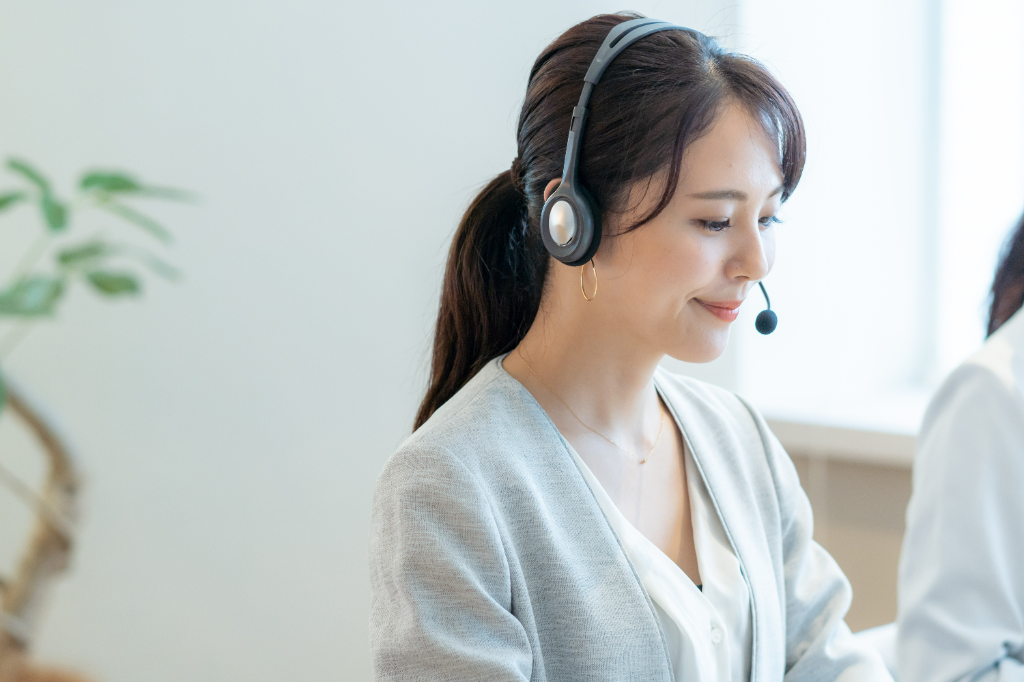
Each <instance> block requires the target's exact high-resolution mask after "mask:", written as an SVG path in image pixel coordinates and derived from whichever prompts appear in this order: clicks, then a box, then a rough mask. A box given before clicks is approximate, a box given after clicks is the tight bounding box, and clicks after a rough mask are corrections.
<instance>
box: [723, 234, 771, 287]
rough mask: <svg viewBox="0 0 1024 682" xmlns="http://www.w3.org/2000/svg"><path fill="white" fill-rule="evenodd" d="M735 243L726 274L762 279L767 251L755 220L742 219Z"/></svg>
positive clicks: (766, 265) (766, 268)
mask: <svg viewBox="0 0 1024 682" xmlns="http://www.w3.org/2000/svg"><path fill="white" fill-rule="evenodd" d="M734 234H735V235H736V237H737V243H736V244H735V247H734V249H735V250H734V252H733V256H732V258H731V259H730V262H729V265H728V269H727V272H726V274H727V275H728V276H729V278H730V279H734V278H741V279H748V280H759V279H764V277H765V276H766V275H767V274H768V269H769V263H768V253H767V251H766V249H765V243H764V234H763V232H762V230H761V225H760V224H759V223H758V222H757V220H756V219H755V220H752V221H749V222H747V221H744V224H743V227H742V229H740V230H736V231H735V232H734Z"/></svg>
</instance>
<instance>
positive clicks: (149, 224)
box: [97, 201, 173, 244]
mask: <svg viewBox="0 0 1024 682" xmlns="http://www.w3.org/2000/svg"><path fill="white" fill-rule="evenodd" d="M97 206H98V207H99V208H102V209H103V210H104V211H107V212H109V213H113V214H114V215H116V216H118V217H120V218H123V219H125V220H127V221H128V222H130V223H133V224H135V225H137V226H138V227H141V228H142V229H144V230H145V231H146V232H149V233H150V234H151V235H153V236H154V237H156V238H157V239H159V240H160V241H162V242H163V243H164V244H170V243H171V241H173V239H172V237H171V233H170V232H168V231H167V228H165V227H164V226H163V225H161V224H160V223H158V222H157V221H155V220H153V219H152V218H150V217H149V216H147V215H145V214H143V213H139V212H138V211H136V210H135V209H134V208H131V207H130V206H125V205H124V204H119V203H117V202H114V201H104V202H101V203H99V204H97Z"/></svg>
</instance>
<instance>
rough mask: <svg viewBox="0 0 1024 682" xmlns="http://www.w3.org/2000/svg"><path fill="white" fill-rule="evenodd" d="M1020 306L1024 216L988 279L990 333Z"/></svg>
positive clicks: (1022, 302)
mask: <svg viewBox="0 0 1024 682" xmlns="http://www.w3.org/2000/svg"><path fill="white" fill-rule="evenodd" d="M1021 306H1024V216H1021V219H1020V222H1019V223H1017V228H1016V229H1015V230H1014V231H1013V232H1012V233H1011V234H1010V238H1009V239H1007V240H1006V246H1004V247H1003V253H1002V255H1001V257H1000V258H999V267H997V268H996V277H995V280H994V281H993V282H992V305H991V307H990V308H989V311H988V335H989V336H991V335H992V334H994V333H995V331H996V330H997V329H999V327H1001V326H1002V325H1003V323H1004V322H1006V321H1007V320H1008V319H1010V318H1011V317H1013V314H1014V313H1015V312H1017V311H1018V310H1020V308H1021Z"/></svg>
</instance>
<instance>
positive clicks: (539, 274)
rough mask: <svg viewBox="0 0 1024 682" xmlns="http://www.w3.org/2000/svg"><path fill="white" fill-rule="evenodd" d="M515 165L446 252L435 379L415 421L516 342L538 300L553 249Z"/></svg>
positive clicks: (473, 210) (483, 197)
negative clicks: (537, 233)
mask: <svg viewBox="0 0 1024 682" xmlns="http://www.w3.org/2000/svg"><path fill="white" fill-rule="evenodd" d="M527 225H528V221H527V205H526V199H525V197H524V196H523V194H522V193H521V191H520V190H519V189H518V188H517V186H516V182H514V179H513V174H512V172H511V171H505V172H504V173H502V174H501V175H499V176H498V177H496V178H494V180H491V182H490V184H488V185H487V187H485V188H484V189H483V191H481V192H480V194H479V195H477V197H476V199H474V200H473V203H472V205H470V207H469V210H467V211H466V214H465V215H464V216H463V217H462V222H461V223H460V224H459V229H458V230H456V232H455V238H454V239H453V240H452V247H451V251H450V252H449V253H448V266H447V268H446V269H445V273H444V283H443V285H442V289H441V308H440V310H439V312H438V315H437V328H436V329H435V331H434V352H433V358H432V362H431V368H430V384H429V387H428V388H427V394H426V396H425V397H424V398H423V403H422V404H421V405H420V409H419V412H417V414H416V423H415V426H414V428H416V429H418V428H419V427H420V426H422V425H423V423H424V422H425V421H427V419H429V418H430V415H432V414H433V413H434V411H435V410H437V408H439V407H440V406H441V405H443V404H444V403H445V402H446V401H447V400H448V399H449V398H451V397H452V396H453V395H455V394H456V393H457V392H458V390H459V389H460V388H462V387H463V386H465V385H466V383H467V382H468V381H469V380H470V379H472V378H473V376H474V375H475V374H476V373H477V372H479V371H480V369H481V368H482V367H483V366H484V365H486V364H487V363H488V362H489V361H490V360H492V359H493V358H496V357H498V356H499V355H501V354H502V353H507V352H509V351H510V350H512V349H513V348H515V347H516V346H517V345H518V344H519V342H520V341H522V339H523V337H524V336H525V335H526V332H527V330H529V328H530V325H531V324H532V323H533V318H534V317H536V315H537V308H538V306H539V305H540V295H541V289H542V288H543V284H544V275H545V273H546V270H547V264H548V260H547V254H546V252H545V251H544V249H543V246H542V245H541V244H539V243H537V242H538V240H537V238H536V237H534V236H532V235H531V234H530V230H528V229H527Z"/></svg>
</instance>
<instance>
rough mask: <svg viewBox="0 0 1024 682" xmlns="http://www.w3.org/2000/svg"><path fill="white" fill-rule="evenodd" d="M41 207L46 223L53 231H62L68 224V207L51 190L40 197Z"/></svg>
mask: <svg viewBox="0 0 1024 682" xmlns="http://www.w3.org/2000/svg"><path fill="white" fill-rule="evenodd" d="M39 208H40V209H42V211H43V218H45V219H46V225H47V226H48V227H49V228H50V230H51V231H53V232H60V231H61V230H63V229H64V228H65V227H67V226H68V209H67V207H66V206H64V204H62V203H61V202H60V201H58V200H57V199H56V198H55V197H54V196H53V195H52V194H50V193H49V192H44V193H43V196H42V197H40V199H39Z"/></svg>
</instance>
